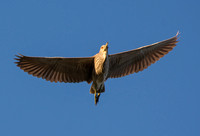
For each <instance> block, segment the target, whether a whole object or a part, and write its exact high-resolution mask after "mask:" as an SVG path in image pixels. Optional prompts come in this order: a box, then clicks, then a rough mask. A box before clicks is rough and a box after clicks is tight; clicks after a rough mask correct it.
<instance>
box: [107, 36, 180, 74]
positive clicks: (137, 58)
mask: <svg viewBox="0 0 200 136" xmlns="http://www.w3.org/2000/svg"><path fill="white" fill-rule="evenodd" d="M177 36H178V33H177V35H176V36H174V37H172V38H170V39H167V40H164V41H161V42H157V43H154V44H151V45H147V46H143V47H140V48H138V49H134V50H130V51H126V52H121V53H117V54H113V55H109V74H108V78H117V77H122V76H126V75H129V74H133V73H137V72H139V71H142V70H144V69H146V68H147V67H148V66H150V65H151V64H153V63H155V62H156V61H158V60H159V59H160V58H162V57H163V56H164V55H166V54H167V53H168V52H169V51H171V50H172V49H173V48H174V47H175V46H176V43H177V42H178V41H177V39H178V38H177Z"/></svg>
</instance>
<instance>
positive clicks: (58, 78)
mask: <svg viewBox="0 0 200 136" xmlns="http://www.w3.org/2000/svg"><path fill="white" fill-rule="evenodd" d="M16 57H17V58H15V59H16V60H17V62H15V63H16V64H17V66H18V67H20V68H21V69H22V70H24V72H28V73H29V74H31V75H33V76H36V77H42V78H43V79H46V80H47V81H51V82H82V81H87V82H88V83H90V82H91V80H92V77H91V76H92V70H93V65H94V64H93V60H94V58H93V57H85V58H62V57H28V56H23V55H20V56H18V55H16Z"/></svg>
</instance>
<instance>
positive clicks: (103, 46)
mask: <svg viewBox="0 0 200 136" xmlns="http://www.w3.org/2000/svg"><path fill="white" fill-rule="evenodd" d="M100 52H106V53H107V52H108V42H107V43H106V44H105V45H102V46H101V48H100Z"/></svg>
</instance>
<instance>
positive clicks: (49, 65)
mask: <svg viewBox="0 0 200 136" xmlns="http://www.w3.org/2000/svg"><path fill="white" fill-rule="evenodd" d="M177 36H178V33H177V35H176V36H174V37H172V38H170V39H167V40H164V41H161V42H157V43H154V44H151V45H147V46H144V47H140V48H138V49H134V50H130V51H126V52H121V53H117V54H112V55H108V43H106V44H105V45H102V46H101V48H100V51H99V53H97V54H96V55H94V56H92V57H82V58H63V57H28V56H24V55H16V56H17V57H18V58H16V60H17V62H15V63H16V64H17V66H18V67H20V68H21V69H22V70H24V71H25V72H28V73H29V74H31V75H33V76H36V77H41V78H43V79H46V80H47V81H51V82H65V83H67V82H69V83H72V82H73V83H75V82H83V81H86V82H87V83H88V84H90V83H91V82H93V83H92V86H91V88H90V93H92V94H94V96H95V104H97V102H98V100H99V96H100V94H101V93H102V92H104V91H105V85H104V82H105V81H106V80H107V79H108V78H118V77H122V76H126V75H129V74H133V73H137V72H139V71H142V70H144V69H146V68H147V67H148V66H150V65H151V64H153V63H155V62H156V61H158V60H159V59H160V58H161V57H163V56H164V55H166V54H167V53H168V52H169V51H171V50H172V49H173V48H174V47H175V46H176V43H177V42H178V41H177Z"/></svg>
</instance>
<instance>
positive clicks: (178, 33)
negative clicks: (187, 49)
mask: <svg viewBox="0 0 200 136" xmlns="http://www.w3.org/2000/svg"><path fill="white" fill-rule="evenodd" d="M175 37H176V38H177V40H178V39H179V38H180V31H179V30H178V32H177V33H176V36H175Z"/></svg>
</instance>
